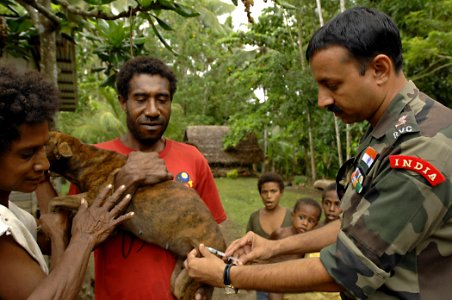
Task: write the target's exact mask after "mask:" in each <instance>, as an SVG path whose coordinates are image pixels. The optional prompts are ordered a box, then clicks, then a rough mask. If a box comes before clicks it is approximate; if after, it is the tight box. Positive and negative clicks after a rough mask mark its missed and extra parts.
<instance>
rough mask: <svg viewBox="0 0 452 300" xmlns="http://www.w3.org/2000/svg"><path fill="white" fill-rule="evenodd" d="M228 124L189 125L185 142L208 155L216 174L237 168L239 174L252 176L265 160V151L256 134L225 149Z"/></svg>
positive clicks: (219, 174)
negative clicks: (260, 145) (258, 165)
mask: <svg viewBox="0 0 452 300" xmlns="http://www.w3.org/2000/svg"><path fill="white" fill-rule="evenodd" d="M228 133H229V127H228V126H216V125H208V126H188V127H187V129H186V130H185V135H184V142H186V143H189V144H192V145H194V146H196V147H197V148H198V149H199V151H201V153H202V154H203V155H204V156H205V157H206V159H207V161H208V162H209V165H210V168H211V169H212V173H213V174H214V176H217V177H219V176H226V174H227V172H229V171H231V170H233V169H236V170H237V171H238V175H239V176H252V175H254V174H255V171H256V166H257V164H259V163H262V162H263V161H264V153H263V152H262V150H261V148H260V147H259V145H258V142H257V138H256V136H255V135H251V134H250V135H248V136H246V137H245V138H244V139H242V140H241V141H240V142H239V144H238V145H237V146H236V147H233V148H230V149H225V148H224V138H225V136H226V135H227V134H228Z"/></svg>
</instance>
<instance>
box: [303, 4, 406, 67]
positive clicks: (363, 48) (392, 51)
mask: <svg viewBox="0 0 452 300" xmlns="http://www.w3.org/2000/svg"><path fill="white" fill-rule="evenodd" d="M331 46H341V47H344V48H346V49H347V50H348V51H349V53H350V54H351V56H352V57H353V58H354V59H356V60H357V61H358V63H359V71H360V74H361V75H363V74H364V72H365V70H366V69H367V65H368V63H369V62H370V61H371V60H372V59H373V58H374V57H375V56H376V55H378V54H385V55H387V56H388V57H389V58H390V59H391V60H392V62H393V64H394V69H395V71H396V72H399V71H400V70H401V69H402V63H403V58H402V41H401V39H400V33H399V29H398V28H397V25H396V24H395V23H394V21H392V19H391V18H390V17H389V16H387V15H386V14H384V13H382V12H380V11H378V10H375V9H371V8H365V7H354V8H351V9H349V10H346V11H344V12H343V13H341V14H339V15H337V16H336V17H334V18H333V19H331V20H330V21H329V22H327V23H326V24H325V25H324V26H322V27H321V28H319V29H318V30H317V31H316V32H315V33H314V35H313V36H312V38H311V40H310V42H309V45H308V48H307V50H306V59H307V60H308V61H309V60H310V59H311V58H312V57H313V56H314V54H315V53H316V52H317V51H319V50H324V49H326V48H328V47H331Z"/></svg>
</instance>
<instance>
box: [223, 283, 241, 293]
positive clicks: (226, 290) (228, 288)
mask: <svg viewBox="0 0 452 300" xmlns="http://www.w3.org/2000/svg"><path fill="white" fill-rule="evenodd" d="M237 292H238V289H236V288H234V287H233V286H232V285H227V286H225V287H224V293H225V294H226V295H233V294H237Z"/></svg>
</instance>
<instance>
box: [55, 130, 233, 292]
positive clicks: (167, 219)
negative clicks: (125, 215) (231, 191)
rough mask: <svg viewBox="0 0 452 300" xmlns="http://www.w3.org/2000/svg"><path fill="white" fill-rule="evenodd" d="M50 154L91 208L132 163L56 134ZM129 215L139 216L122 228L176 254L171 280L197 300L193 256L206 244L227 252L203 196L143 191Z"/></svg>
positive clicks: (174, 188)
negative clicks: (188, 263)
mask: <svg viewBox="0 0 452 300" xmlns="http://www.w3.org/2000/svg"><path fill="white" fill-rule="evenodd" d="M46 152H47V158H48V159H49V162H50V170H51V171H52V172H55V173H57V174H59V175H61V176H63V177H65V178H66V179H67V180H69V181H70V182H72V183H74V184H75V185H76V186H77V187H78V188H79V189H80V191H82V192H85V194H83V196H84V197H85V198H86V199H87V201H88V202H89V203H90V204H91V202H92V201H93V200H94V199H95V197H96V195H97V194H98V192H99V191H100V189H101V188H103V187H104V186H105V185H107V184H109V183H113V176H112V174H115V171H116V170H118V169H119V168H121V167H122V166H123V165H124V164H125V162H126V157H125V156H124V155H121V154H119V153H115V152H111V151H107V150H102V149H98V148H96V147H94V146H90V145H87V144H83V143H81V142H80V141H79V140H78V139H76V138H74V137H72V136H69V135H66V134H63V133H59V132H50V139H49V142H48V145H47V147H46ZM81 197H82V194H79V195H74V196H65V197H57V198H54V199H53V200H52V201H51V203H50V204H49V206H50V209H55V208H59V207H63V208H71V209H75V208H78V206H79V204H80V198H81ZM127 211H134V212H135V215H134V217H133V218H132V219H131V220H129V221H127V222H125V223H123V224H122V225H121V227H122V228H123V229H125V230H128V231H130V232H131V233H133V234H134V235H135V236H137V237H138V238H140V239H142V240H143V241H146V242H148V243H152V244H156V245H159V246H160V247H162V248H165V249H168V250H170V251H172V252H173V253H175V254H176V255H177V256H178V257H179V259H178V264H177V265H176V268H175V270H174V271H173V275H172V278H171V287H172V292H173V293H174V295H175V296H176V297H177V298H178V299H194V294H195V292H196V290H197V289H198V288H199V287H201V286H202V285H201V284H200V283H198V282H195V281H194V280H191V279H190V278H189V277H188V276H187V274H186V272H185V270H184V269H182V266H183V264H182V262H183V260H184V259H185V257H186V255H187V253H188V252H189V251H190V250H191V249H193V248H194V247H196V246H198V245H199V244H200V243H204V244H205V245H208V246H211V247H214V248H217V249H220V250H224V249H225V247H226V244H225V241H224V238H223V235H222V233H221V231H220V228H219V226H218V224H217V223H216V222H215V220H214V219H213V217H212V215H211V213H210V211H209V209H208V208H207V207H206V205H205V204H204V202H203V201H202V200H201V198H200V197H199V196H198V194H197V193H196V192H195V191H194V190H192V189H190V188H187V187H186V186H185V185H183V184H181V183H178V182H175V181H166V182H163V183H159V184H156V185H153V186H143V187H140V188H138V189H137V191H136V192H135V194H134V195H133V197H132V201H131V203H130V205H129V207H128V208H127ZM112 276H114V274H112ZM208 288H209V289H210V292H212V291H213V288H212V287H208Z"/></svg>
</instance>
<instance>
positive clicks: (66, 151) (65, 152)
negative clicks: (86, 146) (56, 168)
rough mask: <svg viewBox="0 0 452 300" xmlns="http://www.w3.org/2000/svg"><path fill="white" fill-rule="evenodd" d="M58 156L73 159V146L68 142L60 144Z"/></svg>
mask: <svg viewBox="0 0 452 300" xmlns="http://www.w3.org/2000/svg"><path fill="white" fill-rule="evenodd" d="M58 154H60V156H62V157H72V150H71V146H69V144H68V143H67V142H62V143H59V144H58Z"/></svg>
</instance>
